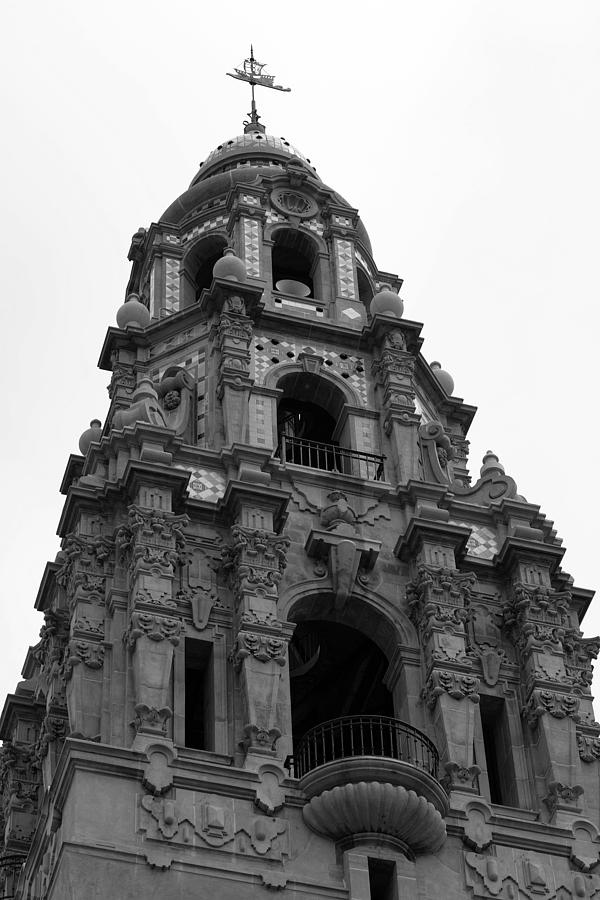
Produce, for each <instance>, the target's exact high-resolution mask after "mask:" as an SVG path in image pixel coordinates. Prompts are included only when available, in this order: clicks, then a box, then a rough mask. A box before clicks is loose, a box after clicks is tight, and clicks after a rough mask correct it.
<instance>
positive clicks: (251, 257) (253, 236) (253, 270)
mask: <svg viewBox="0 0 600 900" xmlns="http://www.w3.org/2000/svg"><path fill="white" fill-rule="evenodd" d="M259 238H260V234H259V224H258V222H257V221H256V220H255V219H246V218H245V219H244V259H245V261H246V272H247V273H248V275H249V276H250V277H251V278H260V240H259Z"/></svg>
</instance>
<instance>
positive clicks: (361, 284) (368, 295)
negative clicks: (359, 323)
mask: <svg viewBox="0 0 600 900" xmlns="http://www.w3.org/2000/svg"><path fill="white" fill-rule="evenodd" d="M356 280H357V282H358V299H359V300H360V301H361V303H363V304H364V306H365V309H366V310H367V312H368V310H369V307H370V305H371V300H372V299H373V294H374V291H373V286H372V285H371V282H370V280H369V277H368V275H367V274H366V273H365V272H364V271H363V270H362V269H361V267H360V266H357V267H356Z"/></svg>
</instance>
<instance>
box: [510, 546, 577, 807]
mask: <svg viewBox="0 0 600 900" xmlns="http://www.w3.org/2000/svg"><path fill="white" fill-rule="evenodd" d="M528 530H529V531H531V533H532V535H534V533H535V530H534V529H528ZM540 537H541V535H540ZM561 556H562V550H561V549H560V548H559V547H555V546H553V545H547V544H543V543H542V542H541V540H539V541H537V540H531V539H529V540H523V539H519V538H515V537H511V538H507V540H506V541H505V544H504V546H503V547H502V549H501V551H500V554H499V559H500V562H501V564H503V565H504V567H505V568H506V570H507V571H508V572H509V573H510V578H511V587H510V595H509V599H508V602H507V604H506V606H505V610H504V621H505V626H506V628H507V629H508V632H509V634H510V637H511V639H512V641H513V643H514V644H515V647H516V649H517V652H518V656H519V661H520V665H521V673H522V674H521V682H522V685H523V693H524V701H525V702H524V707H523V716H524V719H525V722H526V723H527V725H528V726H529V728H530V729H531V731H532V738H533V740H532V744H533V747H534V753H535V756H536V757H537V759H536V772H538V773H539V774H540V775H542V776H543V779H544V783H545V794H544V795H543V796H541V797H540V799H541V800H543V801H544V803H545V805H546V807H547V809H548V812H549V815H550V818H551V821H552V822H553V823H555V824H567V823H568V822H570V821H571V820H572V818H573V816H576V815H580V814H581V812H582V807H583V797H582V795H583V787H582V785H581V784H580V783H579V781H580V767H581V762H580V758H579V750H578V742H577V728H576V725H577V723H578V722H579V721H580V718H581V716H582V714H583V713H584V708H585V707H589V709H586V710H585V711H586V712H587V713H589V712H590V711H591V695H590V694H589V692H586V694H587V696H585V697H584V696H583V691H582V684H581V681H580V677H579V675H580V672H578V671H576V670H577V668H578V667H577V666H575V667H573V665H571V666H569V671H567V656H566V653H565V643H566V644H568V646H569V647H572V649H573V650H574V649H575V643H576V642H577V640H578V636H579V635H580V632H579V630H578V629H573V628H572V626H571V624H570V602H571V595H570V592H569V591H567V590H560V591H559V590H555V589H554V588H553V587H552V584H551V576H552V572H553V570H554V568H555V567H556V565H557V562H558V560H559V559H560V558H561ZM574 641H575V642H574ZM569 661H570V662H571V663H573V654H572V653H571V654H570V658H569ZM590 668H591V666H590Z"/></svg>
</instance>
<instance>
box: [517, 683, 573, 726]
mask: <svg viewBox="0 0 600 900" xmlns="http://www.w3.org/2000/svg"><path fill="white" fill-rule="evenodd" d="M579 702H580V701H579V697H576V696H574V695H573V694H561V693H557V692H556V691H544V690H535V691H533V692H532V694H531V696H530V698H529V700H528V701H527V704H526V705H525V706H524V707H523V716H524V718H525V721H526V722H527V724H528V725H529V727H530V728H536V727H537V724H538V721H539V719H540V717H541V716H543V715H544V714H545V713H549V714H550V715H551V716H553V717H554V718H555V719H564V718H566V717H567V716H569V717H570V718H572V719H574V720H575V721H576V722H578V721H579V714H578V713H579Z"/></svg>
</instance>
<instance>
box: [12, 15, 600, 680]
mask: <svg viewBox="0 0 600 900" xmlns="http://www.w3.org/2000/svg"><path fill="white" fill-rule="evenodd" d="M599 26H600V4H599V3H598V2H597V0H590V2H583V0H570V2H561V3H558V2H553V0H540V2H532V0H502V2H499V0H479V2H468V0H431V2H426V0H411V2H409V3H407V2H402V0H396V2H394V3H382V2H377V0H371V2H370V3H368V4H365V3H353V2H348V0H346V2H329V3H316V2H306V0H304V2H302V3H300V4H282V3H278V4H272V3H270V4H266V3H262V4H259V3H240V2H238V0H233V2H229V3H227V4H209V3H202V2H198V0H194V2H192V0H188V2H180V0H169V2H168V3H167V2H162V3H159V2H156V0H144V2H137V0H136V2H130V0H120V2H118V3H117V2H115V0H104V2H103V4H102V6H101V7H100V5H99V4H94V5H92V4H90V3H86V2H82V0H78V2H73V0H52V2H47V0H44V2H42V0H29V2H27V3H24V2H23V0H19V2H14V0H4V2H3V4H2V13H1V21H0V35H1V36H0V95H1V108H2V120H1V121H2V126H3V127H2V132H3V138H2V141H1V142H0V178H1V179H2V184H1V196H2V204H3V207H4V209H3V215H2V224H1V228H2V238H1V242H0V256H1V264H2V288H1V289H2V308H3V310H4V327H3V328H2V329H1V333H0V339H1V341H2V348H1V357H0V358H1V360H2V362H3V365H4V382H5V389H4V398H3V406H4V410H5V412H4V426H5V427H4V437H3V440H2V442H1V454H2V457H1V463H2V471H3V473H4V481H3V504H2V505H3V515H2V524H1V527H2V535H1V540H0V548H1V549H0V553H1V560H0V562H1V565H2V572H3V575H2V587H3V592H2V600H1V605H0V617H1V619H0V627H1V628H2V634H3V637H4V643H3V653H2V656H1V658H0V694H2V695H3V694H5V693H6V692H7V691H10V690H13V689H14V687H15V685H16V682H17V681H18V679H19V672H20V668H21V665H22V662H23V659H24V656H25V652H26V649H27V646H28V645H29V644H33V643H35V642H36V640H37V634H38V631H39V628H40V625H41V616H40V614H39V613H36V612H34V611H33V602H34V599H35V595H36V592H37V588H38V585H39V582H40V579H41V576H42V572H43V568H44V564H45V562H46V560H47V559H53V558H54V556H55V554H56V552H57V550H58V540H57V538H56V535H55V530H56V526H57V523H58V519H59V515H60V510H61V507H62V500H63V498H62V497H61V496H60V495H59V493H58V487H59V484H60V481H61V478H62V474H63V471H64V468H65V465H66V462H67V457H68V454H69V453H71V452H78V451H77V442H78V439H79V435H80V434H81V432H82V431H83V430H84V429H85V428H86V427H87V426H88V423H89V421H90V419H91V418H93V417H96V416H97V417H99V418H100V419H103V418H104V415H105V412H106V409H107V399H108V397H107V393H106V385H107V383H108V374H107V373H104V372H99V371H98V370H97V369H96V362H97V359H98V355H99V351H100V348H101V345H102V341H103V339H104V334H105V330H106V328H107V327H108V326H109V325H113V324H115V318H114V317H115V312H116V310H117V308H118V306H119V305H120V304H121V302H122V300H123V295H124V290H125V286H126V283H127V279H128V275H129V264H128V263H127V259H126V255H127V250H128V248H129V243H130V238H131V235H132V234H133V232H134V231H135V230H136V229H137V228H138V227H139V226H140V225H143V226H146V227H147V226H148V225H149V224H150V223H151V222H152V221H156V220H157V219H158V218H159V217H160V215H161V213H162V212H163V211H164V210H165V209H166V208H167V206H169V204H170V203H171V202H172V201H173V200H174V199H175V198H176V197H177V196H178V195H179V194H180V193H182V192H183V191H184V190H185V188H186V187H187V185H188V184H189V182H190V180H191V179H192V177H193V175H194V174H195V172H196V170H197V166H198V163H199V162H200V160H202V159H203V158H205V157H206V156H207V154H208V153H209V152H210V151H211V150H212V149H213V148H214V147H215V146H216V145H217V144H219V143H221V141H223V140H225V139H228V138H230V137H233V136H235V135H236V134H239V133H240V132H241V130H242V121H243V119H244V118H245V115H246V113H247V111H248V109H249V97H248V90H247V88H246V86H245V85H243V84H241V83H239V82H237V81H234V80H233V79H230V78H227V77H226V76H225V72H226V71H227V70H231V68H232V67H233V66H238V65H239V64H240V63H241V62H242V60H243V58H244V57H245V56H246V55H247V53H248V46H249V43H250V41H253V42H254V49H255V54H256V56H257V58H258V59H259V60H261V61H264V62H267V63H268V66H269V68H268V71H269V72H270V73H271V74H274V75H276V76H277V77H276V80H277V82H278V83H281V84H284V85H289V86H290V87H291V88H292V92H291V93H290V94H282V93H277V92H274V91H262V92H261V91H257V95H258V102H259V112H261V114H262V116H263V122H264V124H265V125H266V126H267V131H269V132H270V133H272V134H274V135H276V136H285V137H286V138H287V139H288V140H289V141H290V142H291V143H293V144H295V145H296V146H297V147H298V148H299V149H300V150H301V151H302V152H303V153H304V154H305V155H307V156H309V157H310V159H311V160H312V162H313V164H314V165H315V166H316V167H317V171H318V172H319V174H320V176H321V177H322V178H323V180H324V181H325V182H326V183H328V184H330V185H332V186H333V187H335V189H336V190H338V191H339V192H340V193H341V194H343V195H344V196H345V197H346V198H347V199H348V200H349V201H350V202H351V203H352V204H353V205H354V206H356V207H358V208H359V210H360V213H361V216H362V218H363V221H364V222H365V224H366V227H367V230H368V231H369V234H370V237H371V241H372V244H373V251H374V256H375V260H376V262H377V265H378V266H379V268H380V269H384V270H387V271H392V272H397V273H398V274H399V275H400V276H401V277H403V278H404V279H405V283H404V288H403V291H402V294H403V297H404V300H405V315H406V317H407V318H410V319H415V320H418V321H422V322H424V323H425V327H424V332H423V334H424V337H425V345H424V348H423V351H424V354H425V357H426V358H427V359H428V360H429V361H431V360H433V359H437V360H440V361H441V362H442V364H443V366H444V368H446V369H447V370H448V371H449V372H450V373H451V374H452V375H453V377H454V380H455V384H456V390H455V394H456V395H457V396H461V397H464V398H465V400H466V401H467V402H468V403H473V404H475V405H477V406H478V407H479V410H480V411H479V413H478V415H477V416H476V418H475V422H474V424H473V426H472V429H471V432H470V439H471V472H472V474H473V475H474V480H476V478H477V474H478V471H479V466H480V464H481V457H482V455H483V453H484V452H485V451H486V450H487V449H493V450H494V451H495V452H496V453H497V454H498V455H499V457H500V459H501V461H502V462H503V463H504V465H505V468H506V471H507V473H508V474H510V475H512V476H513V477H514V478H515V480H516V481H517V484H518V487H519V491H520V492H521V493H522V494H524V495H525V496H526V498H527V499H528V500H529V501H530V502H533V503H536V504H539V505H540V506H541V508H542V511H543V512H544V513H545V514H546V515H547V516H548V517H549V518H551V519H553V520H554V521H555V524H556V528H557V530H558V533H559V535H560V536H561V537H562V538H563V539H564V541H565V544H566V546H567V548H568V549H567V554H566V556H565V560H564V567H565V568H566V569H567V570H568V571H569V572H571V573H572V574H573V576H574V577H575V580H576V583H577V584H579V585H581V586H584V587H591V588H594V587H596V585H597V583H598V574H597V573H598V565H597V554H598V549H597V544H598V541H597V536H596V530H597V526H596V521H597V518H598V508H599V507H598V503H599V500H600V497H599V496H598V477H597V471H598V461H599V454H598V438H599V429H598V423H597V411H596V409H597V401H596V393H595V388H596V382H597V372H598V354H597V352H596V342H597V334H596V333H597V330H598V320H599V316H598V271H597V270H598V265H597V260H598V247H599V239H600V234H599V230H600V229H599V213H598V211H599V209H600V175H599V171H600V168H599V160H600V125H599V115H598V110H599V108H600V102H599V101H600V97H599V94H600V27H599ZM584 624H585V632H586V634H588V635H590V636H591V635H593V634H596V633H598V632H599V631H600V601H599V602H598V611H597V612H594V609H593V608H592V610H591V612H590V613H589V614H588V617H587V619H586V622H585V623H584ZM597 693H598V694H599V695H600V683H598V688H597Z"/></svg>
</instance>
